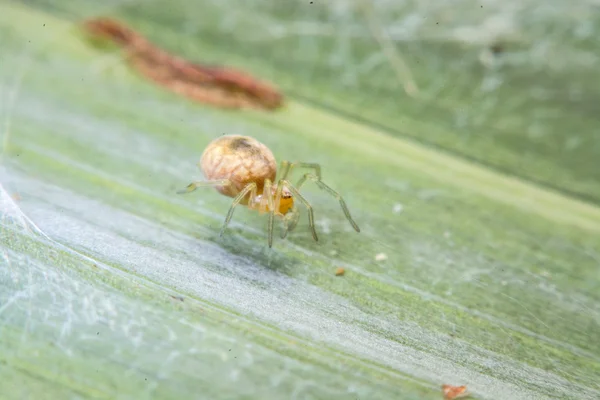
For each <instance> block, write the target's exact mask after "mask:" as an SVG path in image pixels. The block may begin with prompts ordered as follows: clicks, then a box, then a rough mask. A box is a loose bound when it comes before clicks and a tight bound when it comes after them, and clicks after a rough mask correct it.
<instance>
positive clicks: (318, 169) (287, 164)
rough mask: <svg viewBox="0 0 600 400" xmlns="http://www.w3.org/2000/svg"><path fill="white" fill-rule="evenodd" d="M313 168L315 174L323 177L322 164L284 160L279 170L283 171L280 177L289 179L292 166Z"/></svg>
mask: <svg viewBox="0 0 600 400" xmlns="http://www.w3.org/2000/svg"><path fill="white" fill-rule="evenodd" d="M294 167H298V168H312V169H314V170H315V175H316V176H318V177H319V179H321V166H320V165H319V164H315V163H306V162H289V161H282V162H281V166H280V167H279V170H280V171H281V176H280V177H279V179H287V177H288V175H289V174H290V172H291V171H292V168H294Z"/></svg>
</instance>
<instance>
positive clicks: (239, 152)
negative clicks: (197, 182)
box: [199, 135, 277, 197]
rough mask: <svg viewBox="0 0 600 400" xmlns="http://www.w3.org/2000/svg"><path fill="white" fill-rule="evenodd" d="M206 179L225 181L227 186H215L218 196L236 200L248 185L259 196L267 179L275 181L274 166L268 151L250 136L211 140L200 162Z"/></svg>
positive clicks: (275, 172) (272, 158) (271, 154)
mask: <svg viewBox="0 0 600 400" xmlns="http://www.w3.org/2000/svg"><path fill="white" fill-rule="evenodd" d="M199 165H200V168H201V169H202V172H203V173H204V176H205V177H206V179H208V180H220V179H228V180H229V181H230V182H231V185H229V186H216V187H215V188H216V189H217V191H219V193H221V194H223V195H225V196H229V197H235V196H236V195H237V194H238V193H239V192H240V191H241V190H242V189H244V187H245V186H246V185H248V184H249V183H252V182H254V183H256V185H257V189H258V192H259V193H262V191H263V186H264V182H265V180H266V179H270V180H271V181H274V180H275V176H276V174H277V163H276V161H275V157H274V156H273V153H272V152H271V150H269V149H268V148H267V146H265V145H264V144H262V143H260V142H259V141H258V140H256V139H254V138H251V137H249V136H241V135H225V136H221V137H219V138H217V139H215V140H213V141H212V142H211V143H209V145H208V146H207V147H206V150H204V153H203V154H202V158H201V159H200V162H199Z"/></svg>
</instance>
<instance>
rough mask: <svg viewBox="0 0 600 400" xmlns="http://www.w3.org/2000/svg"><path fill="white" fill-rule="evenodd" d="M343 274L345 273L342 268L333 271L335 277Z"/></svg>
mask: <svg viewBox="0 0 600 400" xmlns="http://www.w3.org/2000/svg"><path fill="white" fill-rule="evenodd" d="M345 272H346V270H345V269H344V268H342V267H338V268H337V269H336V270H335V275H336V276H340V275H344V273H345Z"/></svg>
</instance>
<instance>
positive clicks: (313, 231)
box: [277, 180, 319, 242]
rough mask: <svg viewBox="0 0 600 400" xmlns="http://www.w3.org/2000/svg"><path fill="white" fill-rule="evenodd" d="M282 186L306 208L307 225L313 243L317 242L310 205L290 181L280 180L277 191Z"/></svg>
mask: <svg viewBox="0 0 600 400" xmlns="http://www.w3.org/2000/svg"><path fill="white" fill-rule="evenodd" d="M283 185H285V186H286V187H287V188H288V189H289V190H290V192H292V195H293V196H294V197H296V198H297V199H298V200H299V201H300V202H301V203H302V204H304V206H305V207H306V209H307V210H308V224H309V226H310V230H311V232H312V236H313V239H315V242H318V241H319V238H318V236H317V231H316V229H315V216H314V213H313V208H312V206H311V205H310V203H309V202H308V200H306V199H305V198H304V196H302V195H301V194H300V192H299V191H298V189H296V188H295V187H294V186H293V185H292V184H291V183H290V181H286V180H280V181H279V184H278V185H277V186H278V187H277V189H278V190H279V189H280V188H281V187H282V186H283Z"/></svg>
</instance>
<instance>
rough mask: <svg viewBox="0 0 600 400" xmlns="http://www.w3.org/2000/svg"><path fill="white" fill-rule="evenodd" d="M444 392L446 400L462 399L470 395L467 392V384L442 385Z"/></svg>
mask: <svg viewBox="0 0 600 400" xmlns="http://www.w3.org/2000/svg"><path fill="white" fill-rule="evenodd" d="M442 392H443V393H444V399H446V400H454V399H460V398H462V397H466V396H468V395H469V393H468V392H467V387H466V386H465V385H463V386H452V385H442Z"/></svg>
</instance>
